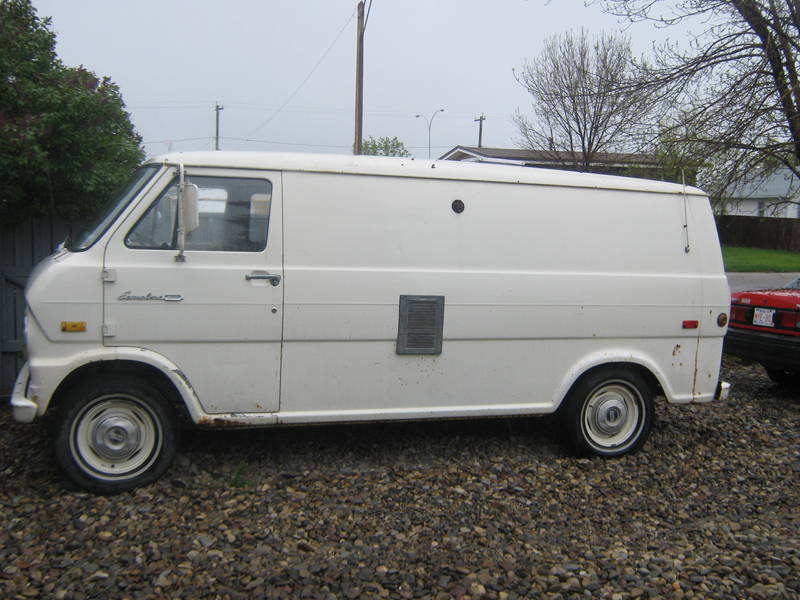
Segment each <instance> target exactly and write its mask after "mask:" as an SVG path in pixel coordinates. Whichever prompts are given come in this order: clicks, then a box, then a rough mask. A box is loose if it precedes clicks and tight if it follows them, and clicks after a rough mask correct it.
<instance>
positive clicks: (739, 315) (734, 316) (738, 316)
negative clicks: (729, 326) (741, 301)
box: [731, 306, 747, 323]
mask: <svg viewBox="0 0 800 600" xmlns="http://www.w3.org/2000/svg"><path fill="white" fill-rule="evenodd" d="M731 321H739V322H741V323H744V322H746V321H747V309H746V308H745V307H744V306H731Z"/></svg>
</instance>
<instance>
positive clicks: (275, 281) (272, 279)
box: [244, 271, 281, 286]
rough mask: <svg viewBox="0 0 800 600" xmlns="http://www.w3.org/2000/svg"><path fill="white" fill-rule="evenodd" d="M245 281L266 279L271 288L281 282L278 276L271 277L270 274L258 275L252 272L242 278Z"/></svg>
mask: <svg viewBox="0 0 800 600" xmlns="http://www.w3.org/2000/svg"><path fill="white" fill-rule="evenodd" d="M244 278H245V279H246V280H247V281H251V280H253V279H266V280H267V281H269V282H270V283H271V284H272V285H273V286H276V285H278V284H279V283H280V282H281V276H280V275H273V274H272V273H259V272H257V271H254V272H253V273H248V274H247V275H245V276H244Z"/></svg>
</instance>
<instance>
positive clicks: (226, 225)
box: [125, 177, 272, 252]
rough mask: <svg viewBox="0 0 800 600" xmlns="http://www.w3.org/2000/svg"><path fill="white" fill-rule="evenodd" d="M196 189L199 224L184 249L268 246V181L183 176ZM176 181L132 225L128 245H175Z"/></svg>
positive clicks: (232, 249)
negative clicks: (197, 190) (197, 189)
mask: <svg viewBox="0 0 800 600" xmlns="http://www.w3.org/2000/svg"><path fill="white" fill-rule="evenodd" d="M187 181H189V182H191V183H194V184H196V185H197V186H198V188H199V191H200V193H199V207H198V208H199V213H200V226H199V227H198V228H197V229H196V230H194V231H193V232H192V233H190V234H189V235H188V236H187V237H186V250H205V251H211V252H219V251H224V252H261V251H262V250H264V248H266V247H267V232H268V229H269V214H270V206H271V202H272V184H271V183H270V182H269V181H267V180H265V179H236V178H228V177H187ZM177 205H178V196H177V181H173V182H172V183H171V184H170V185H169V187H167V189H166V190H164V191H163V192H162V193H161V195H160V196H159V197H158V199H157V200H156V201H155V202H153V204H152V206H150V208H149V209H148V210H147V212H146V213H145V214H144V215H143V216H142V218H141V219H139V221H138V222H137V223H136V225H134V226H133V229H131V230H130V232H129V233H128V235H127V237H126V238H125V245H126V246H128V247H129V248H142V249H151V250H154V249H156V250H162V249H163V250H174V249H175V248H176V245H177V226H178V223H177V219H176V211H177Z"/></svg>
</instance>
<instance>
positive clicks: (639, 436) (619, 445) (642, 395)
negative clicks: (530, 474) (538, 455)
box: [562, 366, 654, 457]
mask: <svg viewBox="0 0 800 600" xmlns="http://www.w3.org/2000/svg"><path fill="white" fill-rule="evenodd" d="M653 396H654V392H653V388H652V385H650V382H649V381H648V380H647V379H646V378H645V377H644V376H642V375H641V374H640V373H639V372H638V371H636V370H634V369H631V368H629V367H621V366H620V367H606V368H602V369H598V370H595V371H591V372H590V373H588V374H587V375H585V376H583V377H582V378H581V379H579V380H578V381H577V382H576V383H575V385H573V386H572V389H571V390H570V391H569V393H568V394H567V397H566V399H565V400H564V402H565V409H564V411H563V412H562V416H563V418H564V420H565V425H566V428H567V432H568V434H569V437H570V441H571V442H572V446H573V447H574V449H575V451H576V453H577V454H578V455H580V456H602V457H615V456H622V455H624V454H629V453H632V452H635V451H636V450H638V449H639V448H641V447H642V445H643V444H644V443H645V441H646V440H647V437H648V435H649V434H650V429H651V427H652V423H653V413H654V403H653Z"/></svg>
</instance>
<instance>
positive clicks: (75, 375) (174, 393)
mask: <svg viewBox="0 0 800 600" xmlns="http://www.w3.org/2000/svg"><path fill="white" fill-rule="evenodd" d="M109 376H110V377H113V376H120V377H134V378H137V379H140V380H142V381H146V382H148V383H149V384H150V385H152V386H154V387H155V388H156V389H157V390H158V391H159V392H160V393H161V394H162V395H163V396H164V398H166V399H167V400H168V401H169V403H170V404H171V405H172V406H173V408H174V410H175V415H176V416H177V417H178V420H179V423H180V424H181V425H186V424H190V423H192V419H191V417H190V416H189V411H188V410H187V409H186V405H185V404H184V402H183V399H182V398H181V395H180V393H178V390H177V389H175V386H174V385H173V383H172V382H171V381H170V380H169V378H168V377H167V376H166V375H164V373H162V372H161V371H159V370H158V369H156V368H155V367H153V366H151V365H147V364H144V363H140V362H136V361H132V360H106V361H98V362H92V363H89V364H86V365H83V366H81V367H78V368H77V369H75V370H74V371H73V372H72V373H70V374H69V375H68V376H67V377H65V378H64V381H62V382H61V384H60V385H59V386H58V388H57V389H56V391H55V393H54V394H53V399H52V400H51V402H50V406H49V407H48V413H51V412H52V413H55V412H56V411H57V410H58V407H59V405H60V404H61V402H62V401H63V399H64V398H65V397H67V396H68V394H69V391H70V390H71V389H73V388H74V387H75V386H77V385H78V384H80V383H81V382H83V381H86V380H87V379H92V378H97V377H109Z"/></svg>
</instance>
